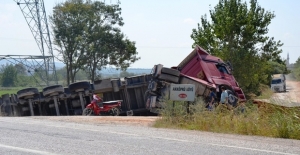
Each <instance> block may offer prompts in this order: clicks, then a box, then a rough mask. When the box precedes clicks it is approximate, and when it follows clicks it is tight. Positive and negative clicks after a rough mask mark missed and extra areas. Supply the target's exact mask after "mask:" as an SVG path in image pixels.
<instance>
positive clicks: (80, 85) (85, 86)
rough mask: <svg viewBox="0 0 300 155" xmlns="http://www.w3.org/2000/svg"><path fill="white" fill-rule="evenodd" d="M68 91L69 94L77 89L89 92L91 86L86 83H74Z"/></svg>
mask: <svg viewBox="0 0 300 155" xmlns="http://www.w3.org/2000/svg"><path fill="white" fill-rule="evenodd" d="M69 89H70V91H71V92H75V91H76V90H78V89H84V90H90V89H91V84H90V82H87V81H82V82H76V83H72V84H70V85H69Z"/></svg>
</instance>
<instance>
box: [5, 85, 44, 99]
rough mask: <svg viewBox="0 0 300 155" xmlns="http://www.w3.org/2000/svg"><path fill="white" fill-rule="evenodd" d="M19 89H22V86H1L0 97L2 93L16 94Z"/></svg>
mask: <svg viewBox="0 0 300 155" xmlns="http://www.w3.org/2000/svg"><path fill="white" fill-rule="evenodd" d="M21 89H24V88H23V87H1V88H0V97H1V96H2V95H4V94H17V92H18V91H19V90H21ZM38 90H40V91H41V90H42V88H38Z"/></svg>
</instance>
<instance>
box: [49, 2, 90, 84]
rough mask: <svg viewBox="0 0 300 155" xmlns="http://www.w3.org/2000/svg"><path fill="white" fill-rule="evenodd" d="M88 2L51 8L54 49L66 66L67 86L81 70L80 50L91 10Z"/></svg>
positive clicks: (81, 54)
mask: <svg viewBox="0 0 300 155" xmlns="http://www.w3.org/2000/svg"><path fill="white" fill-rule="evenodd" d="M89 3H90V2H89V1H87V2H84V1H83V0H67V1H66V2H63V3H60V4H57V5H56V6H55V7H54V8H53V15H52V16H50V22H51V24H52V29H53V38H54V42H53V43H54V45H56V47H55V49H56V50H57V51H58V52H59V53H60V54H61V55H62V59H60V60H61V61H62V62H63V63H65V64H66V69H67V84H68V85H69V84H70V82H74V81H75V76H76V73H77V72H78V71H79V70H80V69H82V65H83V61H84V60H85V59H84V53H83V52H82V49H81V47H80V46H81V44H82V40H83V39H82V38H83V35H84V29H85V27H86V23H87V20H88V13H89V10H90V9H91V5H89Z"/></svg>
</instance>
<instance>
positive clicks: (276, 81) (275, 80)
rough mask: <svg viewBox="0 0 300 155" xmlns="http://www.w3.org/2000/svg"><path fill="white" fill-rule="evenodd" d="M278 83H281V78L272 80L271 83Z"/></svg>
mask: <svg viewBox="0 0 300 155" xmlns="http://www.w3.org/2000/svg"><path fill="white" fill-rule="evenodd" d="M279 83H281V79H274V80H272V84H279Z"/></svg>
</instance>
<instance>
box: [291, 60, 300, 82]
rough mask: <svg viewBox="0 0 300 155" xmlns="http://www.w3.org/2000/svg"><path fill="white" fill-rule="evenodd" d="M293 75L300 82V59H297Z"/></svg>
mask: <svg viewBox="0 0 300 155" xmlns="http://www.w3.org/2000/svg"><path fill="white" fill-rule="evenodd" d="M292 75H293V76H294V78H295V79H297V80H300V57H299V58H298V59H297V61H296V63H295V64H294V69H293V71H292Z"/></svg>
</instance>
